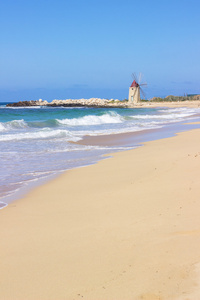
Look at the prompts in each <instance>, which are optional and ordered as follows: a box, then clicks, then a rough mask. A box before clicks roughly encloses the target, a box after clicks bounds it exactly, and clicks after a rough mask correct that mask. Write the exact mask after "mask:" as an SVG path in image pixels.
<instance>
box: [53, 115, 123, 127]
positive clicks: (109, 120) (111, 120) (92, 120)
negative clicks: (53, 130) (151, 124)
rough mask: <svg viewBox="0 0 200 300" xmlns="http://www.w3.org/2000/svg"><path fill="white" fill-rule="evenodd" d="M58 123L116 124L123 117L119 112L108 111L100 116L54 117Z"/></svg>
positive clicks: (78, 124)
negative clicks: (61, 118) (60, 118)
mask: <svg viewBox="0 0 200 300" xmlns="http://www.w3.org/2000/svg"><path fill="white" fill-rule="evenodd" d="M56 120H57V122H58V123H60V124H62V125H68V126H84V125H85V126H88V125H101V124H116V123H122V122H123V120H124V119H123V117H121V116H120V115H119V114H117V113H114V112H110V113H107V114H104V115H102V116H96V115H88V116H84V117H81V118H74V119H63V120H59V119H56Z"/></svg>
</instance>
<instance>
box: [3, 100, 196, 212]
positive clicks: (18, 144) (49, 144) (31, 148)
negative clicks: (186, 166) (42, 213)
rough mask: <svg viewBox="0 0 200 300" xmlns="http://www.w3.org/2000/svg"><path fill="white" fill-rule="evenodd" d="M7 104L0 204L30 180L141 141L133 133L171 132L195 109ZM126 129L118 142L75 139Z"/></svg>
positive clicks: (151, 136) (149, 135)
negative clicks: (21, 105)
mask: <svg viewBox="0 0 200 300" xmlns="http://www.w3.org/2000/svg"><path fill="white" fill-rule="evenodd" d="M6 104H7V103H5V102H0V166H1V168H0V208H3V207H4V206H6V205H8V204H9V203H10V202H11V201H13V200H15V199H16V198H17V195H19V194H20V192H21V191H23V190H26V188H27V187H29V186H31V184H33V183H34V184H36V183H39V182H42V180H48V179H49V178H52V176H56V175H58V174H60V173H62V172H63V171H66V170H69V169H72V168H77V167H83V166H86V165H89V164H93V163H96V162H97V161H99V160H101V159H105V154H109V153H110V154H111V153H113V152H117V151H124V150H128V149H133V148H135V147H137V146H139V145H141V144H140V143H139V142H138V136H141V137H142V136H143V139H141V141H140V142H145V141H146V140H152V139H157V138H161V137H166V136H171V135H173V134H175V132H176V131H181V128H183V127H181V126H180V125H181V124H184V123H185V122H187V121H191V120H195V119H196V118H197V116H198V115H199V113H200V109H199V108H183V107H182V108H167V107H166V108H163V107H160V108H159V107H158V108H88V107H84V108H83V107H81V108H79V107H76V108H66V107H45V106H41V107H24V108H23V107H21V108H20V107H6ZM178 126H180V128H179V129H178ZM144 132H145V135H144ZM127 133H130V135H129V139H128V141H127V142H124V143H121V144H120V143H116V144H115V143H114V144H112V145H111V146H109V145H105V144H104V145H103V144H102V145H101V144H99V145H93V144H92V143H91V144H90V143H87V144H83V143H80V141H82V140H83V139H84V137H85V136H89V137H91V138H92V137H96V138H98V137H100V136H104V135H106V136H107V138H108V137H109V138H110V139H112V138H113V137H114V136H118V135H119V134H121V135H123V134H127ZM134 133H137V135H134ZM136 136H137V139H136ZM91 141H92V139H91Z"/></svg>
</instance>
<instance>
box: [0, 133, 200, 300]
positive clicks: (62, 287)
mask: <svg viewBox="0 0 200 300" xmlns="http://www.w3.org/2000/svg"><path fill="white" fill-rule="evenodd" d="M199 136H200V130H199V129H195V130H192V131H189V132H184V133H180V134H178V136H175V137H171V138H166V139H163V140H158V141H153V142H148V143H146V144H145V145H144V146H143V147H140V148H137V149H134V150H130V151H126V152H121V153H117V154H114V155H113V157H112V158H109V159H106V160H103V161H100V162H99V163H97V164H96V165H91V166H87V167H83V168H79V169H74V170H70V171H67V172H65V173H64V174H63V175H61V176H59V177H58V178H56V179H54V180H52V181H51V182H48V183H46V184H44V185H42V186H40V187H38V188H36V189H34V190H33V191H32V192H30V193H29V194H28V195H27V196H26V197H24V198H23V199H20V200H18V201H15V202H13V203H11V204H10V205H9V206H7V207H6V208H4V209H2V210H1V211H0V215H1V217H0V220H1V221H0V222H1V226H0V228H1V229H0V240H1V247H0V257H1V264H0V270H1V272H0V284H1V287H0V299H2V300H73V299H75V300H77V299H87V300H139V299H145V300H156V299H157V300H158V299H162V300H165V299H168V300H173V299H179V300H186V299H187V300H188V299H191V300H198V299H200V289H199V280H200V276H199V274H200V272H199V268H200V267H199V266H200V265H199V263H200V193H199V190H200V185H199V180H200V138H199Z"/></svg>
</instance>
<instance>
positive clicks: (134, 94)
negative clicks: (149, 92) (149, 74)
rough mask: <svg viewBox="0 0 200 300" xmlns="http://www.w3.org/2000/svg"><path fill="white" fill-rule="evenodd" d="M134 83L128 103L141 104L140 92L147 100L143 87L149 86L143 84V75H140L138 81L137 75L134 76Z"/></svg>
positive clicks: (130, 89)
mask: <svg viewBox="0 0 200 300" xmlns="http://www.w3.org/2000/svg"><path fill="white" fill-rule="evenodd" d="M132 77H133V82H132V84H131V86H130V87H129V97H128V102H129V104H135V103H138V102H140V92H141V93H142V95H143V97H144V98H145V93H144V91H143V90H142V88H141V86H145V85H147V84H146V83H141V79H142V74H141V73H139V78H138V79H137V76H136V74H135V73H133V74H132Z"/></svg>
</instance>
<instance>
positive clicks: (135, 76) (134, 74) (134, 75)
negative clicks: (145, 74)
mask: <svg viewBox="0 0 200 300" xmlns="http://www.w3.org/2000/svg"><path fill="white" fill-rule="evenodd" d="M132 77H133V79H134V80H135V81H136V82H138V79H137V75H136V73H132Z"/></svg>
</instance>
